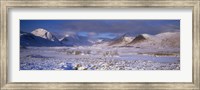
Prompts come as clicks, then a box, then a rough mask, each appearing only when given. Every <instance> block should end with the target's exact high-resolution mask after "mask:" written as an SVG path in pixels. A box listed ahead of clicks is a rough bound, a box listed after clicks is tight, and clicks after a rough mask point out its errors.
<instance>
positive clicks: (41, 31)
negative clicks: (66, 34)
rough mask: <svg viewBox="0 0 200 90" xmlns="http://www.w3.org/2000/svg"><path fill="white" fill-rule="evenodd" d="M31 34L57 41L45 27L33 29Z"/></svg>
mask: <svg viewBox="0 0 200 90" xmlns="http://www.w3.org/2000/svg"><path fill="white" fill-rule="evenodd" d="M31 33H32V34H33V35H35V36H38V37H41V38H44V39H47V40H50V41H58V39H57V38H56V37H55V36H54V35H53V34H51V33H50V32H48V31H47V30H46V29H43V28H38V29H36V30H34V31H32V32H31Z"/></svg>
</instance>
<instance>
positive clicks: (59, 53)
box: [20, 28, 180, 70]
mask: <svg viewBox="0 0 200 90" xmlns="http://www.w3.org/2000/svg"><path fill="white" fill-rule="evenodd" d="M92 34H93V33H92ZM95 35H96V34H95ZM95 35H94V36H95ZM96 36H97V35H96ZM58 37H59V36H58V35H55V34H54V33H52V32H50V31H49V30H47V29H43V28H38V29H35V30H33V31H31V32H25V31H20V70H180V32H179V31H173V32H172V31H166V32H161V33H157V34H147V33H142V34H134V32H127V33H120V34H119V35H116V36H115V37H114V38H106V37H100V35H99V37H98V38H96V37H95V38H91V37H89V36H87V37H86V36H84V35H80V34H79V33H64V35H61V36H60V37H59V38H58Z"/></svg>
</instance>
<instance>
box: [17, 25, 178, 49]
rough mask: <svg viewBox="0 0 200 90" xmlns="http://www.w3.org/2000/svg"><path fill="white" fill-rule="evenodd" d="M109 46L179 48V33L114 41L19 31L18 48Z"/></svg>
mask: <svg viewBox="0 0 200 90" xmlns="http://www.w3.org/2000/svg"><path fill="white" fill-rule="evenodd" d="M93 45H96V46H105V45H106V46H110V47H113V46H114V47H136V48H147V47H148V48H180V32H164V33H160V34H156V35H150V34H140V35H134V33H125V34H123V35H120V36H117V37H116V38H114V39H110V38H106V37H105V38H102V37H101V38H96V39H91V38H89V37H86V36H80V35H78V34H76V33H73V34H72V33H69V34H65V36H63V37H62V38H59V39H58V38H57V37H56V36H55V35H53V34H52V33H51V32H49V31H48V30H45V29H42V28H39V29H36V30H34V31H32V32H31V33H28V32H22V31H20V46H39V47H43V46H50V47H53V46H93Z"/></svg>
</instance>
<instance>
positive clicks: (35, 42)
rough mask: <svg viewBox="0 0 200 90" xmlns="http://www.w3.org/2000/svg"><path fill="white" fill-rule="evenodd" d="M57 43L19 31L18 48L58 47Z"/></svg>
mask: <svg viewBox="0 0 200 90" xmlns="http://www.w3.org/2000/svg"><path fill="white" fill-rule="evenodd" d="M60 45H61V44H60V43H59V42H53V41H50V40H48V39H45V38H42V37H39V36H35V35H34V34H32V33H27V32H22V31H20V46H60Z"/></svg>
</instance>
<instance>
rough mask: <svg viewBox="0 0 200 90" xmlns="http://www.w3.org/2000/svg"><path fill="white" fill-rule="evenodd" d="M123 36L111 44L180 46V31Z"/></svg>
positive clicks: (157, 46) (159, 46) (156, 46)
mask: <svg viewBox="0 0 200 90" xmlns="http://www.w3.org/2000/svg"><path fill="white" fill-rule="evenodd" d="M126 38H128V37H126V36H124V35H123V36H122V37H120V38H118V39H116V40H114V41H113V42H111V43H110V44H109V46H134V47H138V48H180V32H165V33H160V34H157V35H149V34H141V35H138V36H136V37H132V38H130V37H129V39H128V40H127V39H126Z"/></svg>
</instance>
